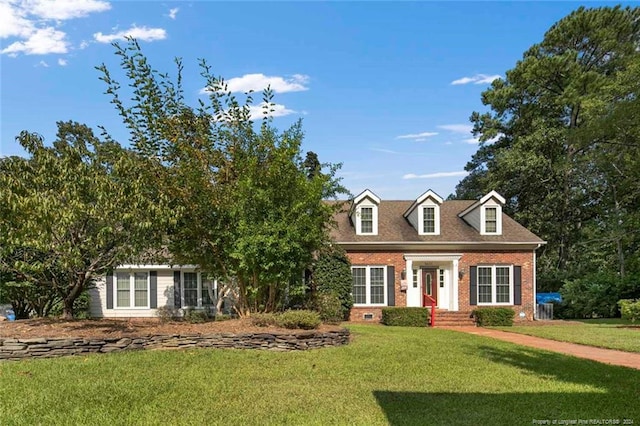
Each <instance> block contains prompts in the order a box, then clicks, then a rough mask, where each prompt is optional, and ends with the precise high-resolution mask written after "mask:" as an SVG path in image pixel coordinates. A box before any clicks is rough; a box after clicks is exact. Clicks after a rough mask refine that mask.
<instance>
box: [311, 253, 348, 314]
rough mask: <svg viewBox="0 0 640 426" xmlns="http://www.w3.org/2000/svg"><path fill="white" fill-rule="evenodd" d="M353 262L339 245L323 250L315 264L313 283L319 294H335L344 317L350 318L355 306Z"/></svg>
mask: <svg viewBox="0 0 640 426" xmlns="http://www.w3.org/2000/svg"><path fill="white" fill-rule="evenodd" d="M352 282H353V278H352V276H351V262H350V261H349V258H348V257H347V255H346V253H345V251H344V250H343V249H342V248H340V247H337V246H332V247H330V248H327V249H325V250H323V251H322V252H321V253H320V254H319V255H318V259H317V260H316V262H315V264H314V266H313V283H314V286H315V290H316V292H317V294H318V296H320V295H322V294H330V295H334V296H335V297H337V298H338V300H339V301H340V304H341V306H342V318H341V319H343V320H346V319H348V318H349V311H350V310H351V307H352V306H353V296H352V295H351V291H352V285H353V284H352Z"/></svg>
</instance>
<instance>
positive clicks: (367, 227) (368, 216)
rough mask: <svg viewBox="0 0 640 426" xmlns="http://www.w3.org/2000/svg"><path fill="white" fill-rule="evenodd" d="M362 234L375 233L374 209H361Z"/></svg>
mask: <svg viewBox="0 0 640 426" xmlns="http://www.w3.org/2000/svg"><path fill="white" fill-rule="evenodd" d="M360 232H361V233H362V234H371V233H372V232H373V207H361V208H360Z"/></svg>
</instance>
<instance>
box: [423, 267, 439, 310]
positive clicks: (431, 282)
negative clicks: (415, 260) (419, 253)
mask: <svg viewBox="0 0 640 426" xmlns="http://www.w3.org/2000/svg"><path fill="white" fill-rule="evenodd" d="M437 272H438V270H437V269H423V270H422V306H431V299H430V298H429V297H426V296H430V297H431V298H432V299H433V300H434V301H435V304H436V306H437V305H438V282H437V277H438V273H437Z"/></svg>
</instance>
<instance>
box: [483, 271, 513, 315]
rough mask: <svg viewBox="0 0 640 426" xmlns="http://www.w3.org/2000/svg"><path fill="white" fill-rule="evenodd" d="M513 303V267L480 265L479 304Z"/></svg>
mask: <svg viewBox="0 0 640 426" xmlns="http://www.w3.org/2000/svg"><path fill="white" fill-rule="evenodd" d="M510 304H513V268H512V267H511V266H502V265H493V266H478V305H510Z"/></svg>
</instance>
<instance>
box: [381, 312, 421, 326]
mask: <svg viewBox="0 0 640 426" xmlns="http://www.w3.org/2000/svg"><path fill="white" fill-rule="evenodd" d="M428 318H429V308H382V323H383V324H384V325H391V326H401V327H426V326H427V325H429V320H428Z"/></svg>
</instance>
